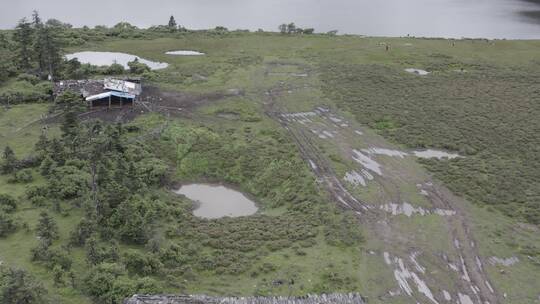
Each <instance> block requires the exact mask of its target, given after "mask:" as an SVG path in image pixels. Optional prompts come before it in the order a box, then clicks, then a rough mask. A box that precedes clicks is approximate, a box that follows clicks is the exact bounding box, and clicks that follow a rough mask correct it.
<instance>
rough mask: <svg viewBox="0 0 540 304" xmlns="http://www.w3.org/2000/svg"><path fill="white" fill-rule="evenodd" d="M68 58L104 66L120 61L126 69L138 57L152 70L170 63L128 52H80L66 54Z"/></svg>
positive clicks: (162, 67)
mask: <svg viewBox="0 0 540 304" xmlns="http://www.w3.org/2000/svg"><path fill="white" fill-rule="evenodd" d="M66 58H67V59H68V60H69V59H73V58H77V59H78V60H79V61H80V62H81V63H89V64H92V65H97V66H103V65H111V64H113V63H118V64H121V65H123V66H124V68H125V69H127V68H128V65H127V64H128V62H130V61H133V60H135V58H138V59H139V61H140V62H141V63H144V64H146V65H147V66H148V67H150V68H151V69H152V70H159V69H164V68H166V67H167V66H169V64H167V63H165V62H154V61H150V60H146V59H143V58H140V57H138V56H135V55H131V54H126V53H116V52H78V53H73V54H68V55H66Z"/></svg>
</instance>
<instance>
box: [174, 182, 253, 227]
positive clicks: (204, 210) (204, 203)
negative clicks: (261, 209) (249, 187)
mask: <svg viewBox="0 0 540 304" xmlns="http://www.w3.org/2000/svg"><path fill="white" fill-rule="evenodd" d="M175 193H176V194H182V195H185V196H186V197H187V198H189V199H190V200H192V201H194V202H196V203H197V205H198V206H197V209H195V210H194V211H193V214H194V215H195V216H197V217H202V218H207V219H216V218H222V217H225V216H229V217H238V216H248V215H253V214H255V213H256V212H257V210H258V209H257V206H256V205H255V203H254V202H253V201H251V200H250V199H248V198H247V197H246V196H245V195H244V194H242V193H241V192H238V191H236V190H232V189H229V188H227V187H225V186H220V185H209V184H190V185H183V186H182V187H180V189H178V190H176V191H175Z"/></svg>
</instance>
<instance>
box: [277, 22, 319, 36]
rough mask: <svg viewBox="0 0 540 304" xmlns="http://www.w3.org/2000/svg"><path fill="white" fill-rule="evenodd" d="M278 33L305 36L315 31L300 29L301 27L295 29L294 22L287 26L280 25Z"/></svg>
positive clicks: (285, 24)
mask: <svg viewBox="0 0 540 304" xmlns="http://www.w3.org/2000/svg"><path fill="white" fill-rule="evenodd" d="M278 29H279V32H280V33H282V34H306V35H311V34H313V33H314V32H315V29H313V28H305V29H303V28H301V27H297V26H296V24H294V22H291V23H289V24H287V23H283V24H281V25H280V26H279V27H278Z"/></svg>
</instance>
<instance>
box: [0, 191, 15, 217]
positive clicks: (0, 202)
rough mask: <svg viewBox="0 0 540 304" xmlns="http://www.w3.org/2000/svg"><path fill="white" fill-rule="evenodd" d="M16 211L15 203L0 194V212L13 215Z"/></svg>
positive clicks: (8, 196)
mask: <svg viewBox="0 0 540 304" xmlns="http://www.w3.org/2000/svg"><path fill="white" fill-rule="evenodd" d="M16 210H17V201H16V200H15V198H13V197H12V196H11V195H9V194H0V211H3V212H5V213H13V212H15V211H16Z"/></svg>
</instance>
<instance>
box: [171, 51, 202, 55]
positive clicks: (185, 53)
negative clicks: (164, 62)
mask: <svg viewBox="0 0 540 304" xmlns="http://www.w3.org/2000/svg"><path fill="white" fill-rule="evenodd" d="M165 54H167V55H177V56H202V55H205V54H204V53H201V52H197V51H186V50H180V51H170V52H166V53H165Z"/></svg>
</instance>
